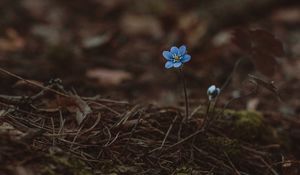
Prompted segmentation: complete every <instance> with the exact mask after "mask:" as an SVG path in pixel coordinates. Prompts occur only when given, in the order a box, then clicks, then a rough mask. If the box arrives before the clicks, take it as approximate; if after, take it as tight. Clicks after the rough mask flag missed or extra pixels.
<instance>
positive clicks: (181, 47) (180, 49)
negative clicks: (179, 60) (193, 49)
mask: <svg viewBox="0 0 300 175" xmlns="http://www.w3.org/2000/svg"><path fill="white" fill-rule="evenodd" d="M185 53H186V46H185V45H182V46H180V47H179V54H180V55H184V54H185Z"/></svg>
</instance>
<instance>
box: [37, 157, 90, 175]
mask: <svg viewBox="0 0 300 175" xmlns="http://www.w3.org/2000/svg"><path fill="white" fill-rule="evenodd" d="M46 160H47V164H46V165H40V166H44V167H41V173H40V174H42V175H57V174H70V175H92V174H93V173H92V171H91V170H90V169H88V166H87V165H86V164H85V163H84V162H83V161H81V160H80V159H76V158H74V157H70V156H68V155H52V154H47V155H46Z"/></svg>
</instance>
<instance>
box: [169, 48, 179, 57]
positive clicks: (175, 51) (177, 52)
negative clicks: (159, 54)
mask: <svg viewBox="0 0 300 175" xmlns="http://www.w3.org/2000/svg"><path fill="white" fill-rule="evenodd" d="M170 51H171V53H172V54H175V55H179V49H178V48H177V47H176V46H173V47H171V50H170Z"/></svg>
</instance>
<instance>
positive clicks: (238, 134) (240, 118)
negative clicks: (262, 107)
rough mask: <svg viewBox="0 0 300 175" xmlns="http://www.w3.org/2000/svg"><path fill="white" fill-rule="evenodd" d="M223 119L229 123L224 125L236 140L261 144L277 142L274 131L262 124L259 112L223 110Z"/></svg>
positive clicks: (261, 116)
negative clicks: (260, 142)
mask: <svg viewBox="0 0 300 175" xmlns="http://www.w3.org/2000/svg"><path fill="white" fill-rule="evenodd" d="M223 119H225V120H227V121H228V122H229V123H227V124H225V125H227V127H229V129H230V130H231V131H232V133H231V134H232V136H234V137H235V138H237V139H241V140H245V141H253V140H255V141H263V142H274V141H275V140H277V138H276V132H275V130H274V129H272V128H271V127H270V126H268V125H267V124H266V123H265V122H264V120H263V115H262V114H261V113H260V112H257V111H247V110H241V111H233V110H225V111H224V116H223Z"/></svg>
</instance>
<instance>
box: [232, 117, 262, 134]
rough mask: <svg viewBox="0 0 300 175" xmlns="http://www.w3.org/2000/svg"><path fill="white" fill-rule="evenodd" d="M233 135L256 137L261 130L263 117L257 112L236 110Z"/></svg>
mask: <svg viewBox="0 0 300 175" xmlns="http://www.w3.org/2000/svg"><path fill="white" fill-rule="evenodd" d="M235 117H236V118H235V121H234V128H235V130H236V132H235V135H237V136H238V137H239V138H243V139H246V140H248V139H250V140H251V139H254V138H257V137H258V136H259V135H260V134H261V131H262V130H263V127H262V126H263V118H262V115H261V114H260V113H258V112H253V111H238V112H236V113H235Z"/></svg>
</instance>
